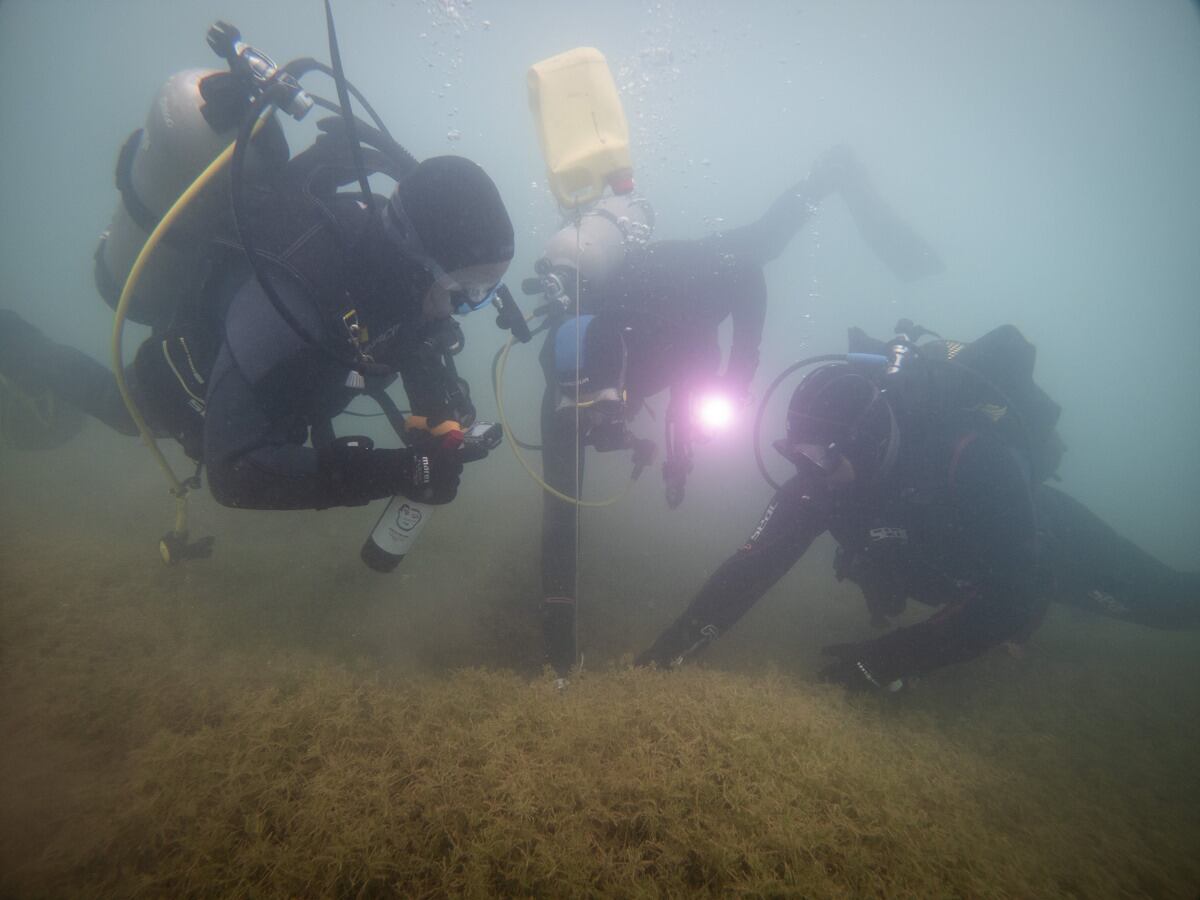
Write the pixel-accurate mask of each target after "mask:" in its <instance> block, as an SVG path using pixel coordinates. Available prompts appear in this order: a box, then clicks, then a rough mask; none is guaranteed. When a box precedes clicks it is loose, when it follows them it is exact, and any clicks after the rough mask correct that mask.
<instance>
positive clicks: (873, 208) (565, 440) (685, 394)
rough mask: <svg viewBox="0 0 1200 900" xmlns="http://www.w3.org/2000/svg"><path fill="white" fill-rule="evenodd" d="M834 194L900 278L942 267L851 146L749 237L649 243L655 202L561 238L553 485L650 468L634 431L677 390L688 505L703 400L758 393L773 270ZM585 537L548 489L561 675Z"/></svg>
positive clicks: (550, 278) (545, 564)
mask: <svg viewBox="0 0 1200 900" xmlns="http://www.w3.org/2000/svg"><path fill="white" fill-rule="evenodd" d="M831 193H838V194H840V195H841V196H842V197H843V199H844V200H845V201H846V203H847V206H848V207H849V209H850V211H851V213H852V216H853V218H854V220H855V222H856V224H857V226H858V228H859V232H860V234H861V235H862V236H863V238H864V240H866V242H867V243H868V244H869V245H870V246H871V248H872V249H873V250H874V251H875V252H876V253H877V254H878V255H879V256H880V257H881V258H882V259H883V260H884V262H885V263H887V264H888V265H889V267H890V268H891V269H892V270H893V271H894V272H895V273H896V274H897V275H898V276H899V277H902V278H904V279H906V280H909V279H914V278H918V277H921V276H924V275H927V274H931V273H933V272H936V271H938V270H939V269H940V267H941V263H940V260H939V259H938V258H937V255H936V253H934V252H933V250H932V249H931V248H930V247H929V246H928V245H927V244H925V242H924V241H922V240H921V239H920V238H919V237H918V236H917V235H916V234H915V233H914V232H913V231H912V230H911V229H910V228H908V226H907V225H906V224H905V223H903V222H902V221H901V220H900V219H898V218H897V217H896V216H895V215H894V214H893V213H892V212H891V210H890V209H889V208H888V207H887V205H886V204H885V203H884V202H883V201H882V199H881V198H880V197H879V195H878V194H877V193H876V192H875V189H874V188H873V186H872V185H871V182H870V180H869V179H868V178H867V176H866V173H865V172H864V171H863V169H862V167H861V165H860V164H859V163H858V161H857V159H856V158H855V157H854V156H853V154H852V153H851V152H850V151H849V150H848V149H846V148H844V147H838V148H835V149H833V150H831V151H830V152H828V153H827V154H825V156H823V157H822V158H821V159H820V160H819V161H818V162H817V164H816V165H815V166H814V167H813V170H812V172H811V173H810V174H809V176H808V177H807V178H806V179H805V180H804V181H802V182H800V183H799V184H797V185H795V186H794V187H792V188H790V189H789V190H788V191H786V192H785V193H784V194H783V195H782V196H780V197H779V198H778V199H777V200H776V201H775V202H774V204H772V206H771V207H770V208H769V209H768V210H767V212H766V213H765V214H764V215H763V216H762V218H760V219H759V220H758V221H757V222H754V223H752V224H750V225H747V226H745V227H742V228H738V229H734V230H731V231H726V232H722V233H718V234H714V235H711V236H709V237H706V238H702V239H700V240H694V241H658V242H653V243H649V242H648V237H649V233H650V231H651V229H652V227H653V217H652V213H651V212H650V210H649V207H648V206H647V205H646V204H645V202H644V201H641V200H638V199H630V198H626V197H612V198H608V199H606V200H603V201H601V202H600V203H599V204H598V205H597V206H596V207H595V208H593V209H592V210H589V211H587V212H585V213H584V214H583V215H582V216H581V217H579V219H578V220H577V222H576V223H575V224H573V225H569V226H567V227H566V228H564V229H562V230H561V231H559V232H558V233H556V234H555V235H554V236H553V237H552V238H551V239H550V241H549V242H548V243H547V245H546V248H545V253H544V256H543V258H542V260H540V261H539V265H538V272H539V275H540V280H539V281H538V282H535V283H534V285H535V288H534V289H540V290H542V291H543V292H544V293H545V294H546V296H547V297H548V298H549V299H550V300H551V301H552V303H556V304H558V306H559V308H560V309H561V312H562V314H563V317H562V318H561V319H560V320H559V322H558V323H557V324H556V325H555V326H554V327H552V328H551V330H550V333H549V335H548V338H547V340H546V342H545V344H544V345H543V349H542V353H541V363H542V367H543V369H544V372H545V375H546V391H545V394H544V396H543V400H542V417H541V425H542V461H543V469H544V472H545V479H546V482H547V484H549V486H550V487H551V488H553V489H554V490H555V491H557V492H559V494H561V495H563V496H566V497H576V498H577V497H578V496H579V491H580V489H581V484H582V476H583V469H584V465H583V461H584V449H585V447H587V446H589V445H591V446H593V447H595V448H596V449H597V450H616V449H633V450H634V462H635V471H640V468H641V467H643V466H645V465H646V464H647V463H648V461H649V456H650V453H649V452H648V449H647V448H648V447H649V448H652V445H650V444H649V442H648V441H644V440H637V439H635V438H634V437H633V436H632V435H631V434H630V433H629V431H628V428H627V427H626V423H627V421H628V420H630V419H632V418H633V416H634V415H636V413H637V412H638V410H639V409H640V408H641V406H642V404H643V402H644V401H645V400H646V399H647V398H649V397H651V396H653V395H655V394H657V393H659V392H661V391H663V390H664V389H668V388H669V389H670V399H669V402H668V405H667V409H666V412H665V425H666V432H667V447H666V458H665V460H664V463H663V475H664V480H665V481H666V483H667V501H668V504H669V505H670V506H672V507H674V506H677V505H678V504H679V503H680V501H681V500H682V498H683V488H684V481H685V479H686V476H687V473H688V471H689V469H690V468H691V421H690V420H691V417H692V410H691V405H692V401H693V398H694V397H695V396H696V394H697V393H698V392H699V391H700V390H701V389H702V388H705V387H711V386H714V385H717V386H719V387H720V388H721V389H722V392H723V393H724V394H725V396H727V397H730V398H737V399H741V398H746V397H748V394H749V388H750V382H751V379H752V378H753V376H754V373H755V370H756V369H757V367H758V348H759V343H760V341H761V339H762V331H763V323H764V320H765V318H766V305H767V292H766V282H765V279H764V277H763V271H762V270H763V266H764V265H766V263H768V262H770V261H771V260H773V259H775V258H776V257H777V256H779V254H780V253H782V252H783V250H784V249H785V248H786V247H787V245H788V243H789V242H790V241H791V240H792V238H793V237H794V236H795V234H796V233H797V231H798V230H799V229H800V228H801V227H802V226H803V225H804V223H805V222H806V221H807V220H808V219H809V217H810V216H811V215H812V214H813V212H814V211H815V210H816V208H817V204H819V203H820V202H821V201H822V200H823V199H824V198H825V197H827V196H828V195H829V194H831ZM526 290H527V291H530V290H531V288H530V287H528V286H527V288H526ZM548 305H550V304H548ZM726 318H730V319H731V320H732V324H733V337H732V345H731V347H730V350H729V355H728V360H727V362H726V365H725V368H724V373H723V375H721V376H720V377H719V378H718V375H717V373H718V371H719V370H720V368H721V350H720V347H719V344H718V328H719V326H720V325H721V323H722V322H723V321H724V320H725V319H726ZM577 539H578V536H577V534H576V521H575V509H574V507H573V505H572V504H571V503H569V502H566V501H564V500H563V499H561V498H560V497H557V496H555V495H553V494H551V493H549V492H548V493H547V494H546V496H545V498H544V507H543V517H542V585H543V603H542V622H543V632H544V638H545V649H546V656H547V661H548V662H549V663H550V664H551V665H552V666H553V667H554V669H555V670H556V672H557V673H558V674H559V675H560V676H565V675H566V674H567V673H568V672H569V671H570V669H571V667H572V666H573V665H574V664H575V660H576V640H575V602H576V597H575V575H576V542H577Z"/></svg>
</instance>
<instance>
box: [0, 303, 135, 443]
mask: <svg viewBox="0 0 1200 900" xmlns="http://www.w3.org/2000/svg"><path fill="white" fill-rule="evenodd" d="M0 375H3V376H4V378H5V379H7V380H8V381H9V382H11V383H12V384H13V385H14V386H16V387H17V388H18V389H20V390H22V391H25V392H27V393H30V394H33V395H39V394H41V393H43V392H44V391H47V390H49V391H53V392H54V394H55V395H56V396H58V397H60V398H61V399H63V400H66V401H67V402H68V403H70V404H72V405H73V406H76V407H78V408H79V409H80V410H82V411H83V412H85V413H87V414H88V415H90V416H92V417H94V418H96V419H99V420H100V421H101V422H103V423H104V424H105V425H107V426H108V427H110V428H112V429H113V430H115V431H119V432H120V433H121V434H128V435H135V434H137V428H136V427H135V426H134V424H133V420H132V419H131V418H130V416H129V411H128V410H127V409H126V408H125V404H124V403H123V402H122V400H121V394H120V391H118V389H117V380H116V378H114V377H113V374H112V372H110V371H109V370H108V369H107V368H105V367H104V366H103V365H101V364H100V363H98V362H96V360H94V359H92V358H91V357H90V356H88V355H87V354H86V353H83V352H81V351H79V350H76V349H75V348H74V347H68V346H66V345H64V344H56V343H54V342H53V341H51V340H50V339H49V338H47V337H46V336H45V335H44V334H42V332H40V331H39V330H38V329H36V328H34V327H33V326H32V325H30V324H29V323H28V322H26V321H25V320H24V319H22V318H21V317H20V316H18V315H17V314H16V313H14V312H12V311H10V310H0Z"/></svg>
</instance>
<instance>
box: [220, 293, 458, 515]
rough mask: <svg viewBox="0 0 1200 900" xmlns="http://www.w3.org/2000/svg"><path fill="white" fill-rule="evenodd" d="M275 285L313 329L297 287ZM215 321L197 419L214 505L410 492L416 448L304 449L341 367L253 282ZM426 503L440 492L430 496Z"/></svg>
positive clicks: (311, 504) (357, 500) (354, 501)
mask: <svg viewBox="0 0 1200 900" xmlns="http://www.w3.org/2000/svg"><path fill="white" fill-rule="evenodd" d="M277 289H278V291H279V294H280V297H281V299H282V301H283V302H284V303H286V304H288V305H289V307H290V308H291V311H292V312H293V314H294V315H295V316H296V319H297V321H298V322H300V323H302V324H303V325H305V326H306V327H311V328H313V332H314V334H318V333H319V332H318V331H317V329H318V328H319V320H318V321H315V320H314V318H313V317H314V315H315V311H314V308H313V307H312V305H311V304H310V303H306V302H305V301H304V297H303V296H301V295H300V293H299V290H298V289H297V288H294V287H292V286H291V285H290V284H288V283H287V282H284V281H282V280H281V281H280V282H279V283H278V284H277ZM224 325H225V328H224V330H225V340H224V342H223V343H222V346H221V350H220V352H219V353H218V355H217V360H216V362H215V363H214V365H213V370H212V373H211V375H210V377H209V386H208V395H207V408H206V411H205V420H204V462H205V465H206V466H207V468H208V477H209V485H210V487H211V489H212V492H213V496H214V497H215V498H216V499H217V501H218V502H219V503H222V504H223V505H226V506H236V507H242V508H249V509H324V508H326V507H330V506H357V505H361V504H363V503H368V502H370V501H371V500H374V499H377V498H382V497H388V496H391V495H393V494H397V493H406V494H409V493H412V492H413V491H414V490H415V489H414V488H413V485H412V479H413V478H414V477H415V469H414V460H415V459H416V454H414V452H413V451H411V450H408V449H402V450H374V449H370V448H368V447H367V446H365V445H361V446H360V445H355V444H349V443H346V442H342V443H340V444H337V443H335V444H332V445H328V446H325V447H323V448H322V449H321V450H320V451H318V450H315V449H313V448H312V447H308V446H305V443H306V441H307V440H308V436H309V435H308V422H309V420H310V419H312V420H316V418H317V416H318V415H321V416H328V414H329V412H330V403H332V404H333V406H334V408H336V402H335V401H330V402H327V403H321V402H318V399H317V398H318V397H320V396H322V395H327V396H328V395H332V394H333V393H338V392H340V390H341V384H342V379H343V378H344V377H345V374H346V373H345V371H343V370H341V369H339V368H338V367H337V366H336V365H334V364H333V363H332V362H331V361H330V360H329V359H328V357H327V356H326V355H325V354H323V353H322V352H320V351H319V350H317V349H316V348H315V347H314V346H313V345H312V343H310V341H309V340H306V339H305V338H304V337H301V336H300V335H297V334H296V332H295V331H294V330H293V329H292V328H291V326H290V325H288V324H287V323H284V321H283V320H282V318H281V317H280V316H279V314H278V313H277V312H276V311H275V310H274V308H273V307H272V305H271V304H270V303H269V302H268V301H267V299H266V297H265V296H263V294H262V291H261V288H259V286H258V284H257V283H256V282H254V281H249V282H246V283H245V284H243V285H242V286H241V287H240V288H239V289H238V291H237V294H236V296H235V297H234V298H233V300H232V302H231V303H230V305H229V309H228V312H227V314H226V317H225V322H224ZM313 340H317V338H313ZM338 396H339V397H340V396H341V395H340V393H338ZM335 400H336V398H335ZM423 455H424V454H423ZM434 468H435V469H436V468H439V467H438V466H437V465H435V466H434ZM445 468H446V469H447V472H446V473H445V474H447V475H448V476H454V475H455V473H453V472H450V471H449V469H452V468H453V465H449V466H446V467H445ZM431 471H432V470H431ZM432 474H433V475H434V476H435V477H437V476H440V475H441V474H443V473H441V472H436V471H434V472H432ZM451 480H454V479H453V478H452V479H451ZM451 495H452V491H451ZM436 502H446V498H445V497H444V496H439V497H438V498H437V500H436Z"/></svg>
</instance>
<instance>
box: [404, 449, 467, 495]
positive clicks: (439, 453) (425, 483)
mask: <svg viewBox="0 0 1200 900" xmlns="http://www.w3.org/2000/svg"><path fill="white" fill-rule="evenodd" d="M462 470H463V464H462V454H460V453H459V452H458V450H457V449H449V448H445V447H428V448H422V449H420V450H412V451H410V452H409V453H408V454H407V455H405V456H403V457H401V459H400V465H399V482H400V483H399V493H401V494H403V495H404V496H405V497H407V498H408V499H409V500H412V501H414V502H416V503H430V504H434V505H439V504H443V503H449V502H450V501H451V500H453V499H454V498H455V496H457V494H458V484H459V477H460V476H461V475H462Z"/></svg>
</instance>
